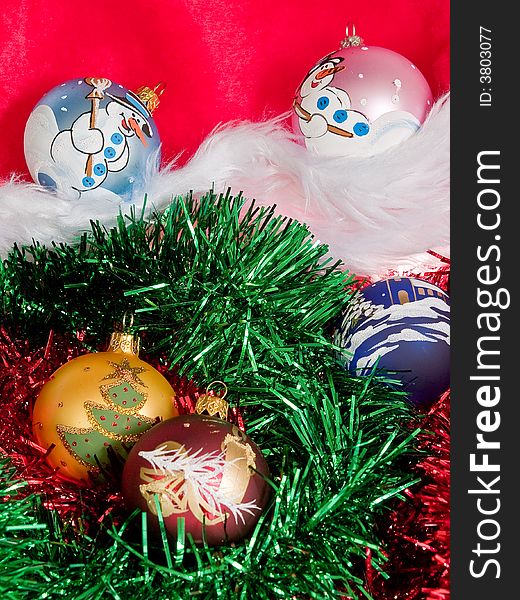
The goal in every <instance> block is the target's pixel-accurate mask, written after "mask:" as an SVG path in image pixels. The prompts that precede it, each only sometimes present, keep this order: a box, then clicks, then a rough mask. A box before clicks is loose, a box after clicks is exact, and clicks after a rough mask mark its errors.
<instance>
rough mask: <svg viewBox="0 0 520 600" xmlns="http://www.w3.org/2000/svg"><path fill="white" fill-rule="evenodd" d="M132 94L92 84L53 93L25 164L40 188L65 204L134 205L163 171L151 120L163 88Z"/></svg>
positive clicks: (35, 114)
mask: <svg viewBox="0 0 520 600" xmlns="http://www.w3.org/2000/svg"><path fill="white" fill-rule="evenodd" d="M159 87H160V86H156V87H155V88H154V89H153V90H152V89H150V88H147V87H142V88H140V89H139V90H138V91H137V93H133V92H131V91H130V90H128V89H126V88H125V87H123V86H122V85H120V84H117V83H115V82H113V81H111V80H110V79H106V78H99V77H86V78H84V79H74V80H72V81H67V82H65V83H62V84H61V85H59V86H57V87H55V88H53V89H52V90H50V91H49V92H48V93H47V94H45V96H43V98H42V99H41V100H40V101H39V102H38V104H37V105H36V106H35V108H34V109H33V111H32V112H31V114H30V116H29V119H28V121H27V125H26V127H25V135H24V151H25V159H26V162H27V166H28V168H29V172H30V173H31V176H32V178H33V179H34V181H35V182H36V183H39V184H40V185H42V186H44V187H46V188H49V189H52V190H56V192H58V193H59V194H60V195H61V196H63V197H66V198H73V199H76V198H80V197H82V198H83V197H85V198H87V197H91V198H93V197H95V196H98V197H101V196H102V197H103V198H109V199H114V200H118V201H120V200H131V199H132V198H136V197H138V196H139V195H140V194H142V193H144V192H145V183H146V178H147V176H149V174H151V173H153V172H154V171H155V170H157V168H158V166H159V161H160V138H159V133H158V131H157V127H156V125H155V122H154V120H153V118H152V112H153V110H154V109H155V108H156V107H157V105H158V103H159V95H160V93H161V92H162V89H161V90H159Z"/></svg>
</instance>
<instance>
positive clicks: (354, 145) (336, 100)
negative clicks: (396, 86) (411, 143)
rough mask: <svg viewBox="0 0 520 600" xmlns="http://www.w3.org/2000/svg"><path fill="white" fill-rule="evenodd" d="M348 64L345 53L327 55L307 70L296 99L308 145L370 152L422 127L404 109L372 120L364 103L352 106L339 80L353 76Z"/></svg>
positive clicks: (334, 152) (339, 152)
mask: <svg viewBox="0 0 520 600" xmlns="http://www.w3.org/2000/svg"><path fill="white" fill-rule="evenodd" d="M348 67H349V65H348V61H347V60H345V59H344V58H343V57H341V56H332V55H328V56H326V57H325V58H323V59H322V60H321V61H319V62H318V63H317V64H316V65H315V66H314V67H313V68H312V69H311V70H310V71H309V72H308V73H307V75H306V76H305V79H304V80H303V82H302V84H301V85H300V87H299V89H298V91H297V93H296V97H295V100H294V102H293V108H294V113H295V115H296V116H297V128H298V129H299V130H300V132H301V133H302V134H303V136H304V140H305V145H306V147H307V148H308V149H309V150H311V151H313V152H314V153H315V154H317V155H319V156H349V155H360V156H363V155H364V156H370V155H373V154H376V153H378V152H381V151H382V150H386V149H387V148H389V147H390V146H393V145H394V144H396V143H398V142H399V141H402V139H406V138H407V137H409V135H410V134H411V133H413V132H414V131H416V130H417V129H418V127H419V123H418V121H417V119H416V118H415V117H414V116H413V115H411V114H409V113H404V112H403V111H393V112H392V113H386V114H385V115H382V116H381V117H380V118H378V119H376V120H375V121H374V122H370V119H369V118H368V116H367V115H366V114H365V113H364V112H363V111H362V110H358V108H362V107H357V106H353V102H352V98H351V96H350V94H349V92H348V89H344V86H343V87H342V84H341V83H340V81H341V80H343V79H346V80H347V81H348V78H349V77H350V76H351V74H350V73H349V71H348ZM361 75H362V74H361ZM392 89H393V88H392ZM397 91H398V90H397Z"/></svg>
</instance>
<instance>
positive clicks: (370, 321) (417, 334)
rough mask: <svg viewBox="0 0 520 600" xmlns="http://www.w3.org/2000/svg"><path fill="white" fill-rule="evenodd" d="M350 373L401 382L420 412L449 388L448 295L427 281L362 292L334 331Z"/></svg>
mask: <svg viewBox="0 0 520 600" xmlns="http://www.w3.org/2000/svg"><path fill="white" fill-rule="evenodd" d="M335 342H336V344H337V345H338V346H340V347H342V348H343V349H344V350H345V352H344V359H345V361H346V366H347V367H348V369H349V371H351V372H352V373H353V374H355V375H370V374H371V373H372V371H373V369H374V368H376V365H377V369H379V374H383V373H385V374H386V375H387V376H389V377H390V378H392V379H396V380H398V381H400V382H401V389H402V390H403V391H405V392H407V393H408V398H409V400H410V402H411V403H412V404H413V405H414V406H416V407H417V408H419V409H421V410H423V409H427V408H429V407H430V406H431V405H432V404H433V402H434V401H435V400H437V398H438V397H439V396H440V395H441V394H442V393H443V392H445V391H446V390H447V389H448V388H449V386H450V306H449V297H448V296H447V294H446V293H445V292H444V291H443V290H442V289H440V288H439V287H437V286H436V285H433V284H431V283H429V282H427V281H423V280H421V279H417V278H414V277H393V278H389V279H383V280H381V281H377V282H376V283H374V284H373V285H369V286H367V287H366V288H364V289H363V290H362V292H361V294H360V295H359V297H358V300H357V302H356V301H353V302H352V305H351V306H349V308H348V309H347V311H346V312H345V314H344V315H343V318H342V321H341V323H340V324H339V326H338V328H337V329H336V331H335Z"/></svg>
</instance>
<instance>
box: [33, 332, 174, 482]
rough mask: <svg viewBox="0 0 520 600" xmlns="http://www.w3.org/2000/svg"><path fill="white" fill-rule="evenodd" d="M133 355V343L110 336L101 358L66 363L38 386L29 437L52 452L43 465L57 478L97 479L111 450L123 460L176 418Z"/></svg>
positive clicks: (162, 386) (160, 387) (164, 391)
mask: <svg viewBox="0 0 520 600" xmlns="http://www.w3.org/2000/svg"><path fill="white" fill-rule="evenodd" d="M138 352H139V340H138V338H136V337H135V336H134V335H132V334H129V333H124V332H120V331H117V332H114V333H113V334H112V337H111V339H110V344H109V348H108V350H107V351H106V352H98V353H92V354H85V355H83V356H79V357H77V358H75V359H73V360H71V361H70V362H68V363H66V364H65V365H63V366H61V367H60V368H59V369H58V370H57V371H56V372H55V373H54V374H53V375H52V376H51V378H50V379H49V381H48V382H47V383H46V384H45V385H44V386H43V388H42V390H41V392H40V394H39V395H38V398H37V399H36V402H35V405H34V409H33V432H34V436H35V438H36V441H37V442H38V444H40V446H42V447H43V448H45V449H46V450H47V449H49V448H51V446H53V447H52V449H51V450H50V452H49V453H48V454H47V456H46V461H47V463H48V464H49V465H50V466H51V467H53V468H56V469H57V474H58V475H59V476H61V477H63V478H65V479H69V480H72V481H75V482H81V481H83V482H88V481H89V480H92V479H94V480H96V479H102V478H103V474H104V472H106V471H110V470H111V459H110V455H111V450H112V451H114V452H115V453H116V455H119V456H120V457H121V458H123V459H125V458H126V457H127V455H128V452H129V451H130V449H131V448H132V446H133V445H134V444H135V442H137V440H138V439H139V438H140V437H141V435H142V434H143V433H144V432H145V431H147V430H148V429H150V428H151V427H152V426H153V425H155V424H156V423H158V422H160V421H162V420H165V419H169V418H171V417H175V416H177V415H178V414H179V413H178V411H177V409H176V407H175V403H174V398H175V392H174V391H173V388H172V387H171V385H170V384H169V383H168V381H167V380H166V379H165V378H164V377H163V375H161V373H159V371H157V369H155V368H154V367H152V366H151V365H150V364H148V363H146V362H144V361H143V360H141V359H140V358H139V356H138ZM110 449H111V450H110Z"/></svg>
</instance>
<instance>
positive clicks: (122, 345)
mask: <svg viewBox="0 0 520 600" xmlns="http://www.w3.org/2000/svg"><path fill="white" fill-rule="evenodd" d="M127 318H128V313H125V314H124V315H123V322H122V323H116V324H115V325H114V332H113V333H112V335H111V336H110V341H109V342H108V348H107V351H108V352H123V354H135V355H136V356H138V355H139V348H140V345H141V340H140V339H139V336H138V335H137V334H135V333H132V332H131V331H130V329H131V327H132V325H133V324H134V316H133V315H130V323H129V324H127V322H126V321H127Z"/></svg>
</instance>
